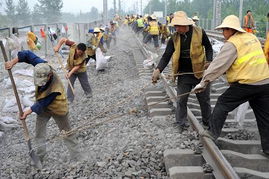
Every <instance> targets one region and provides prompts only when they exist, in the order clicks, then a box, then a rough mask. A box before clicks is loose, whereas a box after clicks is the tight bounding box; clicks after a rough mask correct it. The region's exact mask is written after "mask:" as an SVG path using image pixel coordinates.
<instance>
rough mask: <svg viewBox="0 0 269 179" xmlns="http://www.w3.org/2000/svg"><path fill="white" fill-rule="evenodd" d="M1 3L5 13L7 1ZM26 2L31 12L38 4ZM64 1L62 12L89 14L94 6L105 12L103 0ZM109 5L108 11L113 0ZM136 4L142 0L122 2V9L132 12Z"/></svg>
mask: <svg viewBox="0 0 269 179" xmlns="http://www.w3.org/2000/svg"><path fill="white" fill-rule="evenodd" d="M0 1H1V2H2V3H3V6H2V7H1V8H0V13H4V8H5V7H4V6H5V0H0ZM26 1H27V2H28V4H29V7H30V8H31V10H32V9H33V6H34V5H35V3H37V0H26ZM62 1H63V8H62V12H70V13H74V14H79V13H80V12H82V13H83V12H89V11H90V10H91V8H92V7H93V6H94V7H96V8H97V9H98V11H99V12H101V11H103V0H62ZM118 1H119V0H116V2H117V7H118ZM14 2H15V4H17V2H18V0H14ZM148 2H149V0H142V5H143V7H145V6H146V4H147V3H148ZM107 3H108V9H110V8H113V0H107ZM134 4H136V6H138V7H140V5H141V0H121V6H122V9H124V10H125V11H128V10H132V9H133V7H134Z"/></svg>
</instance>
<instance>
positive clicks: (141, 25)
mask: <svg viewBox="0 0 269 179" xmlns="http://www.w3.org/2000/svg"><path fill="white" fill-rule="evenodd" d="M136 21H137V26H138V27H144V22H143V19H142V18H140V19H137V20H136Z"/></svg>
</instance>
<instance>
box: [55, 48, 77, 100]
mask: <svg viewBox="0 0 269 179" xmlns="http://www.w3.org/2000/svg"><path fill="white" fill-rule="evenodd" d="M55 54H56V56H57V59H58V62H59V64H60V65H61V68H62V70H63V71H64V73H65V74H67V73H68V72H67V70H66V69H65V68H64V64H63V62H62V59H61V57H60V56H59V54H58V52H56V53H55ZM67 81H68V84H69V86H70V88H71V91H72V93H73V95H74V96H75V90H74V87H73V85H72V84H71V82H70V80H69V79H67Z"/></svg>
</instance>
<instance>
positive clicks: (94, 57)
mask: <svg viewBox="0 0 269 179" xmlns="http://www.w3.org/2000/svg"><path fill="white" fill-rule="evenodd" d="M90 58H92V59H94V60H95V61H96V56H95V54H94V55H93V56H90V55H88V57H87V58H86V59H85V61H86V64H88V62H89V60H90Z"/></svg>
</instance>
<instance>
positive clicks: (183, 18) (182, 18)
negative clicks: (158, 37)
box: [171, 11, 194, 25]
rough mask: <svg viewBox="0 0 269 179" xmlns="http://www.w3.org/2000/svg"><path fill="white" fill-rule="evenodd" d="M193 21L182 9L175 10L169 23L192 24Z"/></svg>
mask: <svg viewBox="0 0 269 179" xmlns="http://www.w3.org/2000/svg"><path fill="white" fill-rule="evenodd" d="M193 24H194V22H193V21H192V20H190V19H189V18H188V16H187V14H186V13H185V12H184V11H177V12H175V13H174V18H173V19H172V22H171V25H193Z"/></svg>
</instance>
